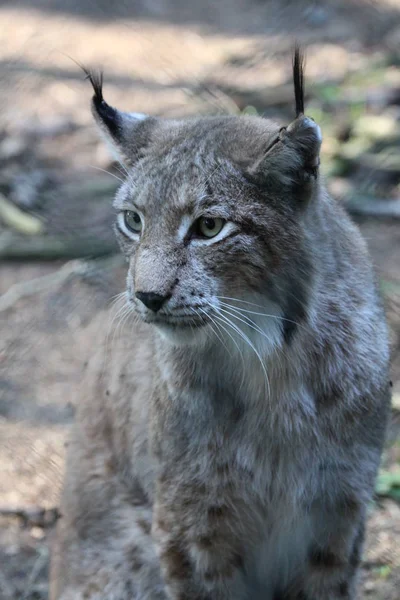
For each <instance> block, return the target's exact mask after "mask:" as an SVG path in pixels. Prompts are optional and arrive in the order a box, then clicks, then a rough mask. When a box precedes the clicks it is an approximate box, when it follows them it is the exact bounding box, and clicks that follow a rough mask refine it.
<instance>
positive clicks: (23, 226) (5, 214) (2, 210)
mask: <svg viewBox="0 0 400 600" xmlns="http://www.w3.org/2000/svg"><path fill="white" fill-rule="evenodd" d="M0 219H1V220H2V222H3V223H4V225H6V226H7V227H11V228H12V229H14V230H15V231H18V232H19V233H23V234H24V235H38V234H39V233H42V231H43V223H42V222H41V221H40V220H39V219H37V218H36V217H33V216H32V215H29V214H27V213H26V212H24V211H23V210H21V209H20V208H18V206H15V204H13V203H12V202H10V201H9V200H7V198H6V197H5V196H3V194H1V193H0Z"/></svg>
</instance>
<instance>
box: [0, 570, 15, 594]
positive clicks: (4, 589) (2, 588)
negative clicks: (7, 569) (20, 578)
mask: <svg viewBox="0 0 400 600" xmlns="http://www.w3.org/2000/svg"><path fill="white" fill-rule="evenodd" d="M0 592H1V593H2V596H1V597H2V598H3V599H4V600H14V598H15V589H14V588H12V587H11V586H10V584H9V583H8V582H7V580H6V578H5V577H4V575H3V574H2V572H1V570H0Z"/></svg>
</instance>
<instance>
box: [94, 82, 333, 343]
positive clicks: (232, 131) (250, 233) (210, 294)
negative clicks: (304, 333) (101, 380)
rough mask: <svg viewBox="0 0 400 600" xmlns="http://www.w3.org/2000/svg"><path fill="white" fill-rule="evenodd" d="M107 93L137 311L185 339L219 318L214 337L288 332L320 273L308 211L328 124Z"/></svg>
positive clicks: (271, 338)
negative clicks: (158, 107) (169, 107)
mask: <svg viewBox="0 0 400 600" xmlns="http://www.w3.org/2000/svg"><path fill="white" fill-rule="evenodd" d="M99 85H100V83H99ZM94 87H95V90H96V82H95V83H94ZM96 94H97V95H95V97H94V100H93V112H94V115H95V117H96V120H97V121H98V123H99V124H100V126H101V128H102V130H103V131H104V132H105V133H106V135H107V137H108V138H109V139H111V141H112V143H113V145H114V147H115V148H116V150H117V152H118V154H119V156H120V159H121V161H122V162H123V163H124V164H125V167H126V170H127V174H128V176H127V181H126V182H125V183H124V184H123V186H122V187H121V189H120V190H119V192H118V194H117V198H116V201H115V208H116V211H117V218H116V226H115V229H116V232H117V235H118V238H119V241H120V244H121V247H122V249H123V251H124V253H125V255H126V257H127V259H128V261H129V270H128V277H127V296H128V301H129V303H130V305H131V306H132V308H133V310H134V311H135V312H136V314H137V315H138V316H139V317H140V318H141V319H143V320H144V321H146V322H148V323H152V324H154V325H155V326H156V327H157V329H158V330H159V331H161V332H162V333H164V334H166V335H167V336H168V338H169V339H171V340H173V341H174V343H178V342H179V343H182V342H184V343H185V342H188V341H192V342H195V343H198V342H199V341H200V340H203V341H205V340H206V339H207V336H208V334H209V333H210V329H213V331H214V336H213V337H214V339H215V335H218V332H219V334H221V332H224V333H223V335H224V337H225V334H227V335H228V336H232V335H233V336H234V337H236V333H238V332H239V331H241V330H242V331H245V335H247V336H248V337H249V338H250V340H251V339H254V336H255V335H256V334H257V337H258V338H261V339H262V340H263V342H262V343H263V344H264V347H263V352H267V351H268V350H269V349H270V348H272V347H274V346H276V345H277V344H278V343H279V342H280V341H282V340H284V339H286V340H289V339H290V337H291V335H292V333H293V331H294V328H295V323H298V322H299V321H300V320H301V319H302V318H303V317H304V316H305V313H306V309H307V295H308V287H309V283H310V279H311V277H312V273H311V267H310V260H309V256H308V249H307V241H306V237H305V234H304V229H305V225H304V223H305V220H306V219H307V208H308V205H309V203H310V202H312V201H313V199H314V197H316V196H317V194H316V190H317V182H316V177H315V170H316V168H317V165H318V153H319V147H320V143H321V137H320V131H319V128H318V126H317V125H315V123H314V122H313V121H311V120H310V119H308V118H306V117H303V116H301V117H299V118H298V119H296V120H295V121H294V122H293V123H292V124H291V125H289V127H287V128H281V129H279V127H278V126H277V125H276V124H275V123H272V122H270V121H267V120H265V119H261V118H254V117H253V118H252V117H214V118H212V117H211V118H200V119H193V120H186V121H184V120H182V121H171V120H161V119H155V118H152V117H148V118H146V117H143V115H139V116H138V115H132V114H126V113H121V112H119V111H117V110H115V109H113V108H111V107H110V106H108V105H107V104H106V103H105V102H104V100H103V97H102V94H101V88H98V90H97V92H96ZM258 343H260V340H258Z"/></svg>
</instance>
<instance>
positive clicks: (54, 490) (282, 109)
mask: <svg viewBox="0 0 400 600" xmlns="http://www.w3.org/2000/svg"><path fill="white" fill-rule="evenodd" d="M399 8H400V2H397V1H395V0H392V1H390V0H385V1H381V2H379V3H378V2H371V1H368V2H367V1H362V0H359V1H357V0H347V1H345V0H343V1H338V2H334V1H333V0H332V1H331V2H329V1H326V2H306V1H301V2H295V1H294V0H292V1H290V0H286V1H281V2H279V1H278V0H275V1H274V0H251V1H246V0H231V1H229V0H222V1H221V2H212V1H211V0H209V1H207V0H201V1H198V2H194V1H193V2H187V1H183V0H147V1H145V0H142V1H140V0H132V1H128V0H126V1H125V2H124V1H119V2H115V3H110V2H108V1H105V0H101V1H100V0H99V1H97V2H94V1H93V2H90V1H89V0H84V1H81V2H78V1H74V0H35V1H29V0H25V1H22V0H14V1H10V2H5V1H3V2H0V31H1V44H0V78H1V85H0V106H1V107H2V108H1V113H0V193H2V194H4V195H5V196H7V197H10V198H13V199H14V200H15V202H16V203H17V204H18V203H19V205H20V206H21V205H22V208H23V210H26V209H28V210H29V211H30V212H31V213H32V214H34V215H35V216H37V217H39V218H40V220H41V222H42V223H44V226H45V230H46V234H49V233H50V234H51V235H52V236H61V237H62V236H64V237H63V240H64V241H63V243H64V246H63V251H60V252H59V254H57V252H55V255H54V252H53V258H54V257H55V256H56V257H57V256H58V259H57V260H44V258H47V259H48V258H49V255H48V254H46V253H45V252H44V251H43V248H42V246H40V251H37V247H38V242H37V241H35V248H36V250H35V251H33V250H32V248H33V246H32V244H31V239H30V238H29V239H28V240H27V242H26V243H27V244H28V245H27V247H28V251H26V253H25V255H24V254H23V253H22V256H19V260H18V261H16V260H10V257H11V256H13V257H14V258H15V256H16V255H17V254H18V252H17V248H16V246H18V248H21V247H24V248H25V241H26V239H27V238H26V236H25V237H24V236H19V237H16V238H14V237H12V238H11V242H12V244H11V245H13V247H12V248H11V250H10V252H9V253H8V254H4V253H3V254H1V253H2V252H3V250H4V247H6V246H7V244H8V243H9V242H8V240H9V239H10V237H9V233H10V232H9V227H6V225H5V224H4V222H3V225H0V255H1V256H2V257H3V263H2V265H1V275H0V327H1V329H0V331H1V335H0V600H10V599H13V600H14V599H19V600H33V599H36V600H44V599H45V598H47V591H48V585H47V572H48V560H49V546H50V543H51V538H52V535H53V531H54V523H55V520H56V517H57V511H56V508H57V504H58V498H59V491H60V485H61V482H62V473H63V460H64V447H65V443H66V441H67V438H68V432H69V428H70V425H71V423H72V421H73V415H74V406H75V404H76V403H77V402H79V387H80V381H81V378H82V375H83V371H84V365H85V362H86V360H87V359H88V357H89V356H90V353H91V350H92V344H93V340H94V337H95V334H96V332H95V331H94V327H93V322H94V317H95V315H96V314H98V312H99V310H100V309H102V308H104V307H105V306H108V305H109V304H110V302H111V299H112V298H113V297H114V296H115V295H116V294H117V293H118V292H120V291H121V290H122V289H123V287H124V266H123V263H122V261H120V260H119V259H118V258H115V257H114V258H113V257H112V258H101V259H100V258H99V259H98V261H97V262H94V263H93V264H91V266H90V267H85V266H82V263H81V262H79V260H77V259H78V258H79V256H81V255H84V256H87V255H94V254H95V253H96V255H97V254H99V252H98V242H99V240H101V243H102V244H103V245H104V244H105V245H106V251H105V252H104V253H105V254H107V253H109V252H112V251H113V250H114V246H113V244H114V241H113V236H112V232H111V223H112V211H111V197H112V193H113V190H114V188H115V186H116V184H117V183H118V182H116V181H115V179H114V178H115V177H117V178H118V177H119V176H120V174H119V173H118V171H117V170H116V169H115V166H113V165H112V164H111V159H110V157H109V156H108V154H107V151H106V150H105V149H104V148H103V145H102V144H101V142H100V141H98V137H97V134H96V132H95V130H94V127H93V125H92V122H91V116H90V111H89V102H88V101H89V98H90V91H89V89H88V85H87V82H85V81H84V79H83V77H82V73H81V71H80V69H79V68H78V66H77V65H76V64H75V63H74V62H73V61H72V60H71V57H72V58H73V59H75V60H77V61H79V62H81V63H83V64H87V65H92V66H93V65H101V66H102V67H103V68H104V71H105V82H106V83H105V93H106V94H107V96H106V97H107V99H108V100H109V102H110V103H111V104H115V105H118V106H119V107H121V108H123V109H127V110H135V111H137V112H144V111H145V112H149V113H151V114H163V115H168V116H171V115H177V114H184V115H190V114H194V113H198V112H201V113H215V112H217V111H235V112H238V111H241V110H243V109H244V108H245V107H246V106H248V105H252V106H253V107H255V109H257V110H258V111H259V112H262V113H263V114H266V115H268V116H269V115H275V116H276V118H278V119H285V118H287V116H288V114H290V111H291V101H290V99H289V97H288V95H287V89H288V87H287V86H288V82H289V78H290V68H291V66H290V50H291V47H292V45H293V41H294V39H295V38H296V39H298V40H300V41H302V42H303V43H305V44H306V45H307V46H308V61H307V74H308V77H309V80H310V88H311V92H310V96H311V99H310V103H311V105H312V103H313V100H312V97H313V90H315V93H316V94H317V92H318V93H319V91H318V90H319V87H318V86H320V85H322V84H323V85H324V86H325V87H324V88H323V89H324V94H325V96H324V98H325V100H324V102H325V103H326V102H328V104H329V102H330V101H331V100H330V97H329V98H328V96H329V94H331V96H332V94H336V93H337V90H336V87H335V89H333V88H332V84H331V82H332V81H334V82H336V83H335V85H337V87H343V86H344V87H345V86H346V85H348V87H347V88H346V90H347V91H348V93H349V94H350V95H351V94H354V93H355V91H354V86H353V87H352V85H351V82H350V84H347V83H346V82H348V81H349V80H348V78H349V77H350V76H351V77H353V76H354V74H356V75H357V76H358V75H359V74H360V73H361V74H363V73H364V72H366V71H368V69H370V66H371V65H375V64H381V63H382V60H384V64H385V68H384V74H383V76H382V78H378V79H375V77H376V71H373V73H372V75H371V77H370V80H368V82H367V83H365V82H364V81H363V80H362V81H361V84H358V83H357V84H356V86H355V90H356V92H357V93H358V90H360V89H361V90H362V92H361V94H362V95H364V93H365V94H367V93H368V94H369V95H370V96H371V97H372V98H373V102H375V105H376V104H378V105H379V103H380V102H381V103H382V105H383V104H385V102H386V100H384V99H382V98H383V96H382V90H383V89H384V90H385V89H386V87H385V86H386V84H387V82H389V83H390V89H391V90H393V89H395V90H397V91H398V89H399V86H400V77H399V70H398V65H399V64H400V61H399V60H398V58H399V56H398V49H399V48H400V12H399ZM388 57H390V60H389V59H388ZM380 61H381V62H380ZM385 61H386V62H385ZM357 81H360V79H358V80H357ZM337 82H338V83H337ZM342 82H344V83H343V86H342ZM377 82H378V83H377ZM382 82H383V83H382ZM360 86H361V88H360ZM328 92H329V94H328ZM377 94H378V96H377ZM363 97H364V96H363ZM377 97H378V99H377ZM326 98H328V99H327V100H326ZM343 102H344V101H343V100H342V96H340V97H339V99H337V96H335V111H334V112H332V110H330V108H329V106H328V108H329V110H328V111H327V112H323V116H324V115H326V114H329V120H328V121H327V122H326V131H327V132H328V134H327V136H326V140H325V142H324V144H325V151H326V156H325V162H324V159H323V166H324V164H328V163H329V161H330V159H331V154H330V149H331V147H332V144H333V141H334V137H335V136H334V135H333V133H332V134H331V133H330V132H331V131H335V132H336V133H335V135H336V134H337V130H336V129H335V128H336V127H338V126H339V125H341V121H340V119H341V114H342V112H341V110H342V109H343V106H342V104H341V103H343ZM396 102H397V101H396ZM396 102H394V103H392V104H391V105H390V115H393V114H395V120H396V119H397V120H398V119H399V102H397V103H396ZM336 105H339V109H338V112H336ZM375 105H374V106H375ZM321 106H322V104H321V102H320V104H318V105H316V109H318V110H320V107H321ZM352 106H353V105H352ZM385 106H386V105H385ZM324 107H325V104H324V105H323V109H324V110H325V108H324ZM314 108H315V106H314ZM343 110H344V109H343ZM374 110H375V112H379V111H380V109H374ZM382 110H383V109H382ZM385 110H386V108H385ZM396 110H397V112H396ZM379 114H380V113H379ZM386 114H388V111H386V112H385V115H386ZM332 115H333V116H332ZM339 121H340V122H339ZM396 122H397V121H396ZM388 136H389V134H388ZM336 137H339V135H338V134H337V135H336ZM389 137H390V136H389ZM335 139H336V138H335ZM396 143H398V142H397V141H396ZM367 154H368V152H364V151H363V156H364V155H367ZM360 164H361V163H360ZM363 168H364V170H363ZM363 168H360V169H359V170H358V171H356V174H355V175H354V177H353V176H352V177H348V176H347V174H343V173H341V174H340V175H339V176H337V173H336V174H333V171H332V178H329V179H328V182H329V185H330V186H331V189H332V190H333V192H334V193H336V194H337V195H339V196H340V195H341V194H342V193H344V192H343V190H345V191H346V190H347V189H348V187H349V186H353V187H352V189H356V190H358V189H359V187H360V185H361V184H360V182H362V183H364V181H365V179H366V175H365V166H364V167H363ZM102 169H104V170H109V171H110V172H111V173H112V175H111V176H109V175H106V174H105V173H103V172H101V170H102ZM99 170H100V171H99ZM399 171H400V169H398V170H397V171H396V170H395V171H394V175H393V174H391V179H390V185H386V184H385V186H386V187H385V186H383V187H385V197H389V198H397V197H398V195H399V181H400V179H399ZM326 172H327V174H328V175H329V174H330V173H331V171H330V170H329V169H327V170H326ZM26 173H28V174H29V177H28V184H29V185H28V188H24V187H23V185H22V184H21V176H22V175H24V174H26ZM379 173H381V171H379ZM391 173H392V172H391ZM34 176H35V177H36V176H40V177H41V179H40V177H39V180H40V182H41V183H38V184H37V186H38V187H37V188H36V187H35V185H36V184H34V183H32V181H33V178H34ZM385 176H387V173H386V175H385ZM368 178H369V180H370V179H371V172H370V169H369V168H368ZM16 181H17V182H19V183H18V186H17V185H16V184H15V182H16ZM24 181H25V180H24ZM24 181H23V182H24ZM35 181H36V180H35ZM385 181H386V180H385ZM25 183H26V182H25ZM40 186H42V187H40ZM33 188H35V190H36V191H37V190H39V191H38V193H37V194H36V193H35V194H33V195H32V194H31V190H32V189H33ZM26 189H29V190H30V191H29V193H28V192H21V190H26ZM381 189H382V186H381V187H379V193H381ZM99 190H100V191H99ZM388 190H389V192H388ZM374 193H376V189H375V188H374ZM13 194H14V195H13ZM37 196H39V201H37ZM31 197H32V198H33V200H30V201H29V202H32V203H31V204H29V203H28V200H27V199H28V198H31ZM40 198H42V201H40ZM43 199H44V200H43ZM25 201H26V204H25V205H24V202H25ZM354 218H356V219H357V222H358V223H359V225H360V227H361V229H362V231H363V233H364V235H365V237H366V239H367V241H368V244H369V247H370V250H371V254H372V258H373V261H374V263H375V265H376V268H377V273H378V275H379V279H380V282H381V285H382V293H383V297H384V301H385V306H386V309H387V315H388V321H389V326H390V333H391V345H392V381H393V392H394V398H395V403H394V410H393V420H392V426H391V429H390V432H389V436H388V444H387V450H386V451H385V455H384V460H383V466H382V478H381V479H380V484H381V488H379V489H378V492H379V493H378V494H377V497H376V501H375V503H374V505H373V506H371V512H370V518H369V528H368V539H367V546H366V551H365V556H364V564H363V581H362V585H361V596H360V598H366V599H367V598H371V599H373V600H375V599H376V600H398V599H399V598H400V592H399V590H400V500H399V495H398V490H399V489H400V483H399V481H400V478H399V477H398V473H399V470H400V221H399V219H398V218H396V217H394V216H389V217H386V218H379V219H378V218H376V217H371V216H360V215H359V216H357V217H354ZM0 221H1V218H0ZM13 235H14V234H13ZM88 237H90V239H91V240H92V241H91V243H92V246H90V247H89V248H91V249H92V250H90V249H89V250H88V249H87V247H85V248H86V249H85V250H82V252H81V251H80V248H81V246H82V247H83V242H84V241H87V238H88ZM38 239H39V238H35V240H38ZM15 240H17V241H18V244H19V245H18V244H17V242H16V241H15ZM28 242H29V243H28ZM65 248H67V250H65ZM53 250H54V248H53ZM64 251H65V252H64ZM63 253H64V254H65V253H66V254H67V255H68V257H69V258H72V259H74V260H73V261H72V262H71V260H68V258H67V256H64V254H63ZM27 254H30V256H27ZM40 256H41V257H42V259H40V258H39V257H40ZM5 257H8V260H5ZM32 258H35V260H32ZM46 276H49V277H48V278H47V279H46V278H45V277H46ZM31 280H35V281H34V284H33V285H32V286H30V287H29V286H27V282H29V281H31ZM29 285H30V284H29ZM10 290H12V291H11V292H10ZM109 329H111V331H112V332H114V329H115V323H114V324H112V323H110V322H106V323H104V330H105V331H108V330H109ZM113 334H114V333H113ZM114 335H118V331H117V332H116V333H115V334H114ZM388 476H390V477H391V478H392V479H390V481H392V483H391V484H390V485H386V487H385V488H384V487H382V485H383V484H384V482H387V480H388ZM396 477H397V479H396ZM385 478H386V479H385ZM393 481H394V482H395V483H393ZM396 481H397V483H396ZM396 494H397V495H396Z"/></svg>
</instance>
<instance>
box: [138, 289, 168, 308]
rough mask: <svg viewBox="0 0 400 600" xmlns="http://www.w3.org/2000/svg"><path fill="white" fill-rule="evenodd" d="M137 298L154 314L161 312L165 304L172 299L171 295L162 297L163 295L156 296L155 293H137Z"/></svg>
mask: <svg viewBox="0 0 400 600" xmlns="http://www.w3.org/2000/svg"><path fill="white" fill-rule="evenodd" d="M135 296H136V298H137V299H138V300H140V301H141V302H143V304H144V305H145V306H147V308H149V309H150V310H152V311H153V312H157V311H159V310H160V308H161V307H162V305H163V304H164V302H166V301H167V300H168V299H169V298H171V294H167V295H166V296H162V295H161V294H155V293H154V292H136V294H135Z"/></svg>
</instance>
